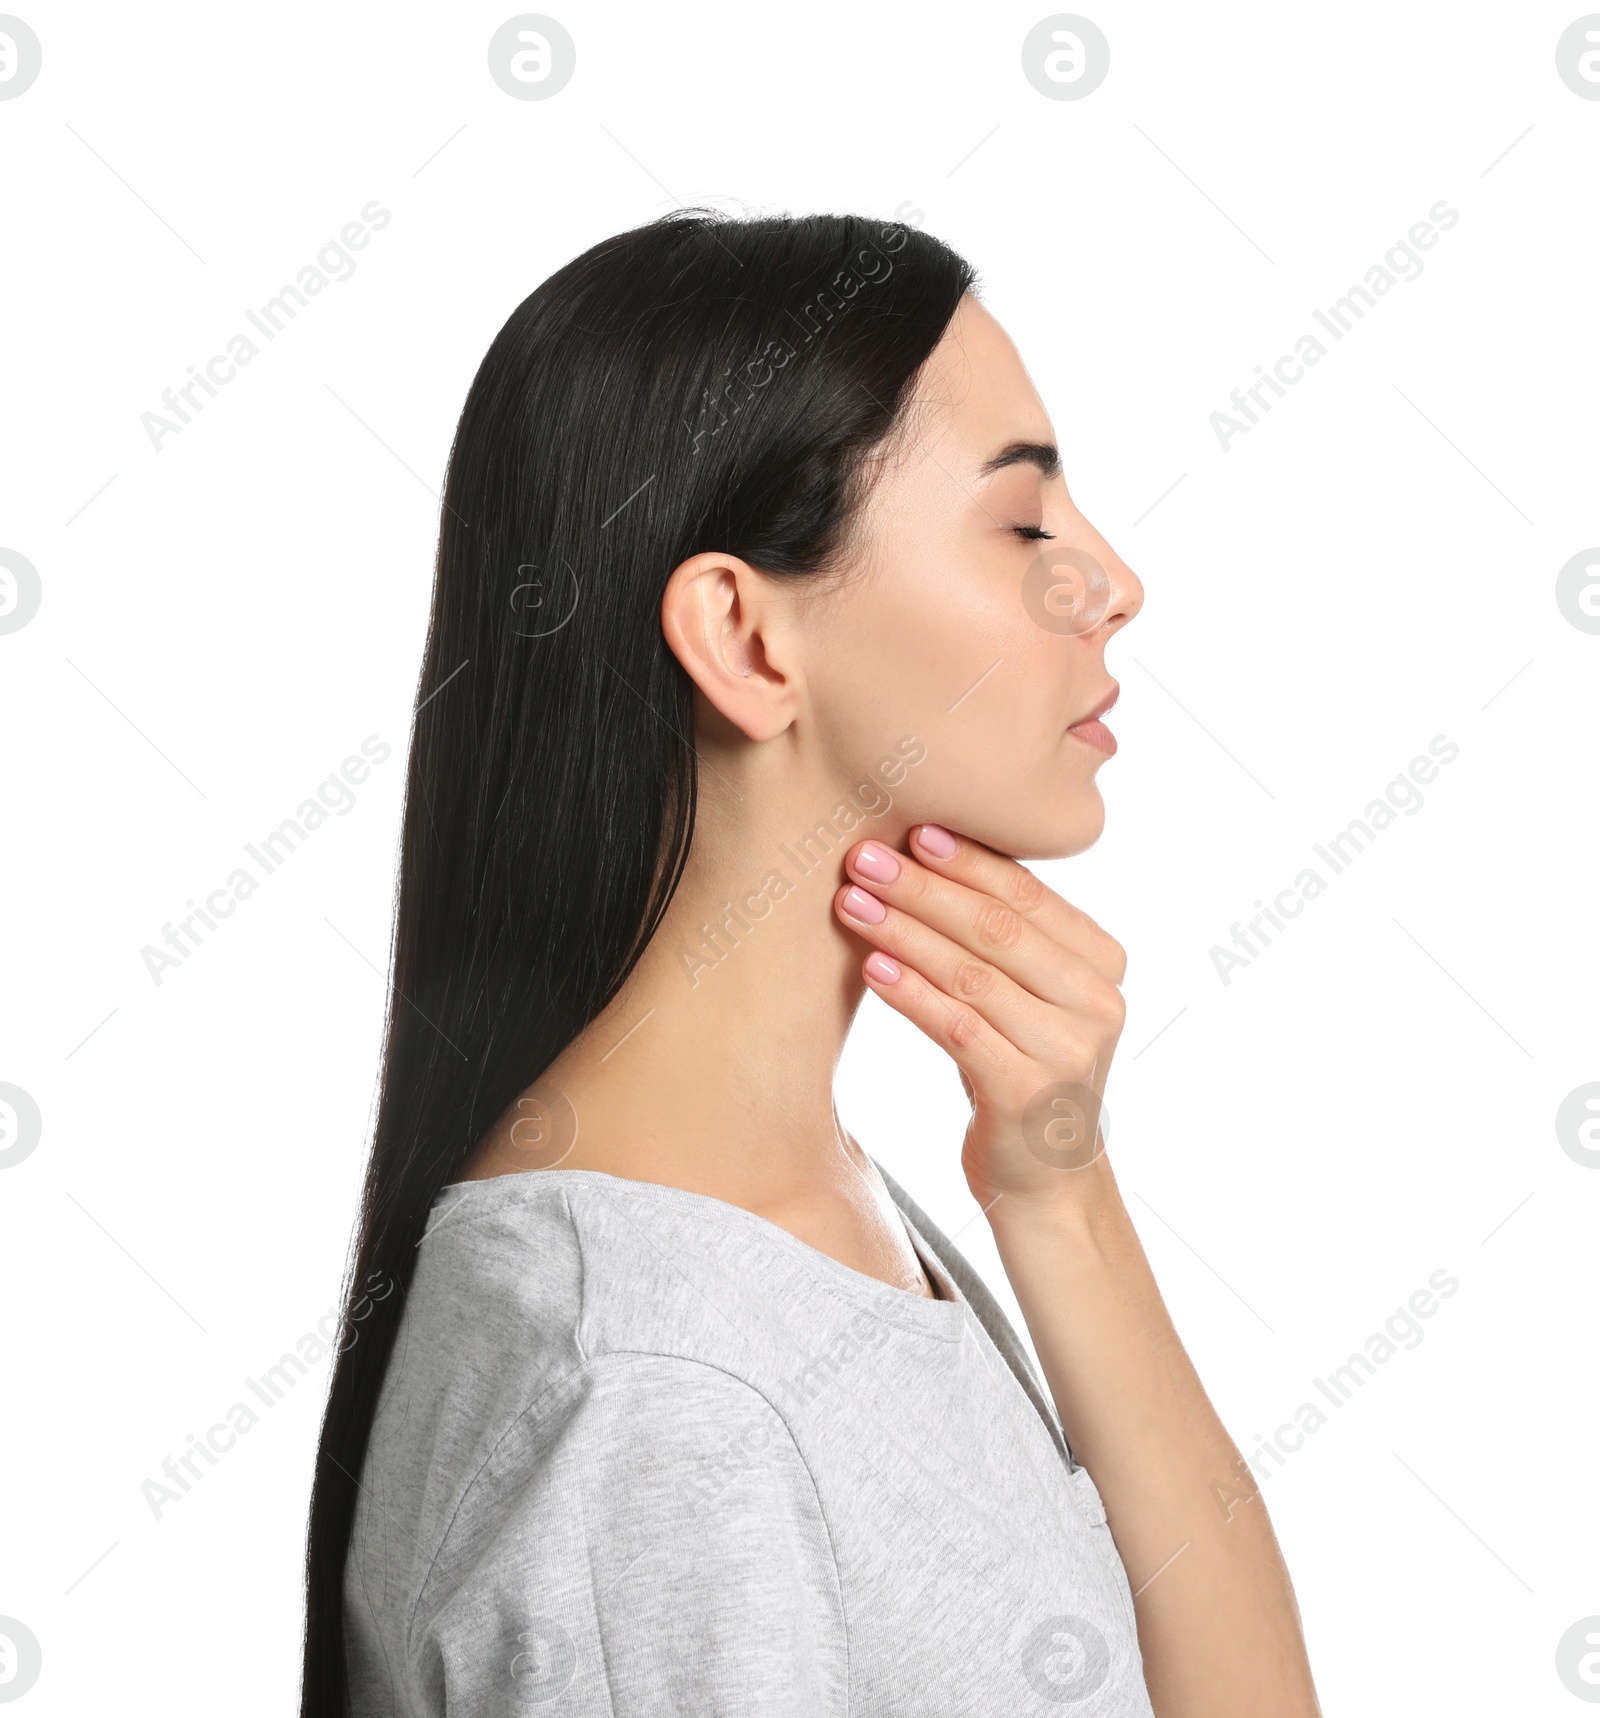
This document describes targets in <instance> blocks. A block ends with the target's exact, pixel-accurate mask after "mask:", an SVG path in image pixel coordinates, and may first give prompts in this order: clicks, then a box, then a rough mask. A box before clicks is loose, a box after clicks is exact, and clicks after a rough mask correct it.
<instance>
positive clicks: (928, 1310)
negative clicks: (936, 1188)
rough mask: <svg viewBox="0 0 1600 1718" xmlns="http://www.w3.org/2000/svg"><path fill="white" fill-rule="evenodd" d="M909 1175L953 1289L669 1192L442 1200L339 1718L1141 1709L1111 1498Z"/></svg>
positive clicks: (530, 1182) (534, 1180)
mask: <svg viewBox="0 0 1600 1718" xmlns="http://www.w3.org/2000/svg"><path fill="white" fill-rule="evenodd" d="M889 1185H890V1189H891V1192H893V1194H894V1196H895V1199H896V1203H897V1205H898V1206H899V1208H900V1211H901V1213H902V1216H903V1217H904V1218H905V1219H906V1227H907V1231H908V1233H909V1234H910V1237H911V1240H912V1244H913V1245H914V1246H915V1247H916V1249H917V1252H918V1254H919V1256H920V1257H921V1259H922V1261H923V1264H924V1267H925V1268H926V1269H927V1271H928V1273H929V1276H930V1278H931V1279H932V1280H933V1282H934V1284H935V1286H936V1287H937V1288H938V1289H939V1291H940V1294H941V1296H942V1297H943V1298H942V1299H940V1300H936V1301H935V1300H926V1299H922V1298H920V1297H918V1296H916V1295H913V1294H909V1293H907V1292H906V1291H905V1290H903V1289H897V1288H893V1287H891V1286H890V1285H889V1284H887V1283H882V1282H879V1281H877V1280H876V1279H875V1278H872V1277H868V1276H864V1275H863V1274H861V1273H860V1272H858V1271H854V1270H851V1269H850V1268H849V1267H848V1266H846V1265H842V1264H840V1263H838V1262H837V1261H836V1260H833V1259H830V1258H828V1257H827V1256H826V1255H825V1254H823V1253H820V1252H818V1251H817V1250H816V1249H815V1248H813V1247H810V1246H807V1245H806V1244H805V1243H804V1242H803V1241H801V1240H799V1239H798V1238H797V1237H795V1236H793V1235H791V1234H789V1233H788V1231H787V1230H784V1229H780V1228H778V1227H777V1226H776V1225H775V1224H773V1223H770V1222H768V1221H766V1219H764V1218H762V1217H758V1216H756V1215H754V1214H753V1213H751V1212H748V1211H744V1210H741V1209H740V1208H738V1207H737V1206H733V1205H728V1204H725V1203H723V1202H722V1201H721V1200H717V1199H712V1198H708V1197H706V1196H704V1195H702V1194H697V1193H686V1192H683V1191H682V1190H680V1189H677V1188H672V1187H663V1186H658V1185H655V1184H653V1183H648V1182H640V1181H629V1180H623V1179H620V1178H618V1177H615V1176H611V1175H604V1174H600V1173H598V1172H596V1171H593V1170H581V1169H566V1170H563V1169H555V1170H541V1171H535V1172H532V1173H529V1174H523V1175H507V1176H502V1177H500V1178H498V1179H495V1180H490V1181H478V1182H469V1183H459V1184H456V1185H453V1186H451V1187H448V1188H446V1189H445V1191H444V1192H443V1193H442V1194H441V1195H440V1198H439V1200H438V1203H437V1204H436V1206H435V1208H434V1211H433V1214H432V1216H431V1219H430V1227H429V1230H428V1234H427V1236H426V1237H425V1239H424V1240H423V1241H422V1243H421V1248H420V1255H419V1258H418V1262H417V1272H416V1277H415V1279H414V1281H413V1283H412V1286H411V1290H410V1294H409V1297H408V1300H407V1304H406V1309H405V1313H404V1315H403V1321H402V1324H401V1328H400V1333H399V1338H398V1341H397V1343H396V1347H395V1351H394V1357H393V1359H392V1360H391V1362H390V1365H389V1372H388V1376H387V1378H386V1380H385V1384H384V1391H383V1398H382V1402H381V1404H380V1407H379V1411H378V1415H377V1419H376V1423H375V1425H374V1428H373V1434H372V1441H371V1444H370V1446H369V1449H368V1453H367V1458H366V1463H365V1466H364V1468H363V1470H362V1475H361V1495H360V1503H359V1507H358V1512H357V1519H356V1528H355V1534H354V1537H353V1540H352V1545H351V1550H350V1556H349V1561H348V1563H347V1565H346V1570H345V1597H346V1645H347V1654H348V1662H349V1669H350V1678H351V1688H352V1711H353V1714H354V1715H355V1718H378V1715H380V1714H382V1715H384V1718H391V1715H392V1718H423V1715H428V1718H434V1715H437V1714H443V1713H446V1712H450V1713H464V1714H470V1715H471V1718H499V1715H501V1714H506V1715H509V1714H512V1713H528V1712H533V1711H537V1712H539V1713H541V1714H543V1713H548V1714H550V1715H551V1718H557V1715H570V1718H655V1715H658V1714H663V1713H684V1714H692V1715H693V1718H769V1715H771V1718H776V1715H780V1714H781V1715H785V1718H788V1715H791V1714H792V1715H793V1718H834V1715H836V1714H837V1715H839V1718H843V1715H845V1714H851V1715H854V1718H902V1715H903V1718H933V1715H937V1718H964V1715H969V1714H970V1715H973V1718H977V1715H984V1718H989V1715H992V1714H998V1713H1004V1714H1007V1715H1008V1718H1009V1715H1011V1714H1028V1713H1040V1714H1046V1713H1059V1712H1060V1711H1061V1709H1062V1708H1063V1707H1071V1709H1072V1711H1073V1712H1074V1714H1076V1715H1082V1718H1150V1713H1151V1708H1150V1701H1149V1696H1148V1695H1147V1693H1146V1691H1145V1685H1144V1679H1143V1673H1142V1668H1141V1663H1140V1658H1139V1645H1138V1639H1137V1635H1136V1631H1135V1625H1134V1613H1133V1601H1132V1598H1131V1597H1130V1595H1129V1590H1128V1581H1127V1577H1126V1575H1125V1573H1124V1571H1123V1567H1122V1563H1121V1560H1120V1558H1119V1557H1118V1555H1117V1551H1116V1547H1115V1546H1114V1545H1113V1543H1112V1540H1111V1533H1110V1530H1109V1528H1108V1527H1107V1525H1106V1516H1105V1510H1104V1508H1103V1507H1102V1505H1101V1501H1100V1497H1099V1494H1098V1492H1097V1491H1096V1489H1095V1486H1094V1482H1093V1481H1092V1480H1091V1478H1090V1477H1089V1474H1088V1471H1087V1470H1086V1469H1085V1468H1083V1467H1080V1466H1077V1465H1076V1464H1075V1463H1074V1462H1073V1461H1072V1459H1071V1457H1070V1455H1069V1454H1068V1453H1067V1450H1066V1446H1065V1444H1064V1443H1063V1442H1062V1441H1061V1436H1060V1431H1059V1428H1058V1427H1057V1426H1056V1425H1055V1423H1054V1418H1053V1416H1051V1415H1050V1412H1049V1409H1048V1407H1047V1406H1046V1405H1045V1399H1044V1397H1043V1396H1042V1393H1041V1392H1040V1391H1039V1389H1038V1386H1037V1383H1036V1381H1035V1380H1034V1379H1033V1377H1032V1376H1031V1374H1028V1375H1026V1377H1019V1369H1022V1370H1024V1371H1025V1369H1026V1362H1025V1361H1022V1360H1020V1359H1019V1358H1018V1355H1019V1354H1020V1350H1018V1349H1017V1346H1016V1341H1015V1337H1014V1336H1013V1335H1012V1334H1011V1333H1010V1332H1009V1330H1006V1329H1004V1328H1003V1325H1004V1321H1003V1319H1001V1318H1000V1316H999V1314H998V1311H997V1309H996V1308H995V1307H994V1305H993V1302H992V1301H990V1300H989V1299H988V1297H987V1295H986V1294H985V1293H984V1291H983V1290H982V1288H981V1285H979V1284H978V1283H977V1282H976V1279H975V1278H974V1277H973V1276H972V1274H971V1271H970V1267H969V1266H966V1265H965V1262H964V1261H962V1260H961V1259H960V1256H959V1255H958V1254H956V1253H955V1251H954V1249H953V1248H952V1247H951V1246H950V1243H949V1242H948V1241H946V1240H945V1239H944V1237H942V1236H939V1235H938V1233H937V1231H936V1230H933V1229H932V1226H931V1225H930V1224H929V1223H928V1222H927V1219H926V1218H925V1217H923V1216H922V1214H921V1213H920V1212H918V1211H917V1210H916V1207H915V1206H914V1205H912V1204H911V1202H910V1201H909V1200H908V1199H907V1198H906V1197H905V1195H904V1194H903V1193H901V1192H900V1190H899V1189H898V1188H895V1187H894V1184H893V1183H892V1182H891V1183H890V1184H889ZM941 1259H942V1260H943V1261H945V1262H944V1263H941V1262H940V1261H941ZM946 1265H949V1266H950V1267H951V1268H949V1269H947V1268H946ZM963 1284H964V1285H965V1289H966V1292H963V1289H962V1286H961V1285H963ZM980 1302H981V1303H983V1307H984V1312H983V1316H982V1317H981V1318H980V1316H979V1313H978V1312H977V1311H976V1310H975V1309H976V1307H977V1306H978V1304H979V1303H980ZM986 1325H987V1326H988V1328H987V1329H986V1328H985V1326H986ZM991 1330H994V1331H996V1334H997V1336H998V1340H999V1342H1000V1344H1001V1345H1002V1346H1004V1347H1006V1348H1007V1349H1008V1350H1009V1352H1010V1354H1011V1358H1010V1359H1009V1360H1008V1359H1007V1358H1006V1357H1005V1356H1003V1354H1002V1352H1001V1347H997V1345H996V1340H995V1339H994V1338H992V1337H991V1334H990V1331H991Z"/></svg>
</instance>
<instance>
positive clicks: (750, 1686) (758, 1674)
mask: <svg viewBox="0 0 1600 1718" xmlns="http://www.w3.org/2000/svg"><path fill="white" fill-rule="evenodd" d="M845 1642H846V1634H845V1618H844V1606H843V1598H842V1593H841V1588H840V1580H839V1574H838V1569H837V1566H836V1563H835V1559H834V1553H833V1545H832V1541H831V1537H830V1534H829V1530H828V1526H827V1523H826V1521H825V1519H824V1516H823V1512H822V1507H821V1503H820V1501H819V1499H818V1497H817V1493H816V1489H815V1486H814V1484H813V1482H812V1478H811V1474H810V1472H809V1470H808V1468H807V1466H806V1463H805V1462H804V1460H803V1459H802V1457H801V1454H800V1452H799V1450H798V1449H797V1448H796V1446H795V1443H794V1441H793V1439H792V1437H791V1436H790V1434H789V1431H788V1428H787V1427H786V1425H785V1423H784V1421H783V1419H782V1418H781V1416H779V1415H778V1414H777V1413H776V1411H775V1410H774V1409H773V1408H772V1406H771V1405H770V1404H769V1403H768V1402H767V1400H766V1399H765V1397H764V1396H763V1395H762V1394H761V1393H760V1392H759V1391H757V1390H755V1389H753V1388H752V1387H751V1386H750V1385H749V1384H747V1383H745V1382H744V1381H743V1380H741V1379H739V1378H736V1377H734V1376H733V1375H731V1374H730V1373H727V1372H725V1371H722V1370H720V1369H718V1368H716V1367H714V1366H710V1365H707V1364H705V1363H703V1362H698V1361H692V1360H686V1359H683V1358H681V1357H677V1356H670V1355H659V1354H639V1353H610V1354H605V1355H601V1356H598V1357H595V1358H591V1359H586V1360H584V1361H583V1362H582V1363H581V1364H580V1365H579V1366H578V1367H577V1368H576V1369H575V1370H574V1372H573V1373H572V1374H571V1375H570V1376H569V1377H568V1378H567V1379H566V1380H565V1381H564V1383H563V1385H562V1387H561V1389H560V1390H559V1391H558V1392H557V1393H555V1394H554V1395H553V1396H551V1397H549V1398H547V1399H545V1400H544V1401H542V1402H541V1403H540V1404H538V1405H537V1407H535V1408H530V1410H529V1411H528V1412H527V1413H525V1414H524V1415H523V1416H521V1417H520V1418H519V1419H518V1420H517V1421H516V1422H514V1423H513V1424H512V1425H511V1426H510V1427H509V1428H508V1429H507V1430H506V1432H505V1433H504V1435H503V1436H502V1437H501V1438H500V1439H499V1441H498V1443H497V1444H496V1445H495V1447H494V1448H493V1449H492V1450H489V1451H488V1452H487V1454H486V1456H485V1459H484V1460H483V1462H482V1464H481V1465H480V1466H479V1467H478V1469H477V1470H476V1472H475V1473H474V1474H473V1475H472V1477H471V1480H470V1482H469V1483H468V1484H467V1485H466V1487H465V1488H464V1489H463V1492H462V1495H461V1497H460V1500H459V1504H458V1506H457V1508H456V1509H455V1511H454V1513H453V1515H452V1517H451V1519H450V1521H449V1523H448V1525H447V1526H446V1528H445V1531H444V1534H443V1537H442V1539H441V1540H440V1542H439V1545H438V1550H437V1552H436V1553H435V1555H434V1557H433V1558H432V1560H431V1563H430V1564H429V1566H428V1568H427V1570H426V1571H425V1574H424V1577H423V1579H422V1581H421V1583H420V1585H419V1587H418V1589H417V1592H416V1597H415V1602H414V1605H413V1607H412V1610H411V1616H410V1619H409V1622H408V1625H407V1627H406V1629H405V1657H406V1659H407V1660H408V1661H409V1663H410V1664H411V1665H412V1666H413V1667H414V1671H413V1673H414V1674H415V1675H416V1676H417V1677H418V1679H419V1681H420V1682H421V1684H422V1685H423V1686H424V1687H426V1688H428V1689H430V1690H431V1694H430V1696H429V1698H427V1699H426V1701H425V1702H424V1704H425V1708H426V1709H427V1710H437V1711H455V1710H457V1709H458V1707H459V1708H460V1709H461V1710H467V1711H474V1712H476V1711H491V1710H496V1709H498V1706H497V1698H496V1697H497V1696H501V1695H503V1696H506V1697H508V1698H509V1696H510V1695H511V1694H513V1693H518V1692H520V1691H521V1690H520V1687H519V1679H525V1678H526V1677H527V1676H530V1675H531V1676H534V1677H536V1678H538V1677H546V1678H555V1679H558V1680H559V1679H560V1678H563V1677H564V1678H566V1679H567V1682H568V1683H570V1686H565V1685H563V1686H560V1687H558V1686H557V1685H556V1682H555V1681H552V1682H551V1684H550V1688H549V1693H550V1695H551V1696H553V1695H554V1694H555V1693H558V1692H560V1693H563V1694H564V1695H565V1698H566V1700H567V1702H568V1704H567V1705H566V1706H564V1707H563V1710H570V1711H573V1712H576V1713H584V1714H587V1713H590V1712H594V1713H595V1714H596V1715H597V1718H598V1714H600V1713H602V1712H603V1713H606V1714H608V1715H609V1714H611V1713H613V1712H615V1713H616V1714H618V1715H619V1718H620V1715H621V1714H625V1713H638V1714H640V1715H641V1718H642V1715H643V1714H646V1713H654V1712H658V1711H662V1710H669V1711H695V1712H703V1713H708V1714H721V1713H726V1714H728V1715H729V1718H733V1715H735V1714H739V1715H741V1718H742V1715H743V1714H746V1713H749V1712H752V1711H760V1712H763V1713H767V1712H771V1713H790V1712H793V1713H794V1714H796V1718H798V1715H800V1714H802V1713H804V1714H807V1715H808V1718H816V1715H818V1714H827V1713H832V1712H835V1711H841V1710H843V1695H844V1688H845V1679H846V1657H847V1655H846V1644H845ZM685 1648H687V1650H684V1649H685Z"/></svg>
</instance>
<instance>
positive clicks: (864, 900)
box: [839, 889, 889, 925]
mask: <svg viewBox="0 0 1600 1718" xmlns="http://www.w3.org/2000/svg"><path fill="white" fill-rule="evenodd" d="M839 904H840V905H841V906H842V907H843V908H844V910H845V911H846V912H847V913H848V914H849V915H850V917H851V918H853V919H859V920H860V921H861V923H862V924H864V925H881V924H882V923H883V921H884V920H885V919H886V918H888V916H889V909H888V908H887V907H886V906H884V904H883V902H882V901H879V900H877V899H875V898H874V897H873V896H871V895H869V894H868V893H867V892H866V890H865V889H846V890H845V892H844V899H843V900H842V901H841V902H840V903H839Z"/></svg>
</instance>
